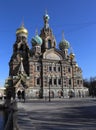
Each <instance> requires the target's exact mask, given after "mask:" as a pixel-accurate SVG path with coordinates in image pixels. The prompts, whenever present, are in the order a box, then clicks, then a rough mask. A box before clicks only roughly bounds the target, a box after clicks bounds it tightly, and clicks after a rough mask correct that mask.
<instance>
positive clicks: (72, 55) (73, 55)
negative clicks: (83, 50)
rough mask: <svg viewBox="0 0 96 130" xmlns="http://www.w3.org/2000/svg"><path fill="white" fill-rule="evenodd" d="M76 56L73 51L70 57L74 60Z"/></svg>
mask: <svg viewBox="0 0 96 130" xmlns="http://www.w3.org/2000/svg"><path fill="white" fill-rule="evenodd" d="M74 57H75V54H74V53H72V52H71V53H70V59H71V60H73V59H74Z"/></svg>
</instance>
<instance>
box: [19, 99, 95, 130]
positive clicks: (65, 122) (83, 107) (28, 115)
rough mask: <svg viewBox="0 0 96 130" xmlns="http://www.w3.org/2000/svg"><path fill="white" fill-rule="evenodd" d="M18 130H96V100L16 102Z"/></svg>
mask: <svg viewBox="0 0 96 130" xmlns="http://www.w3.org/2000/svg"><path fill="white" fill-rule="evenodd" d="M17 105H18V126H19V130H96V99H95V98H77V99H76V98H71V99H63V98H62V99H51V102H49V101H48V100H46V101H45V100H44V99H43V100H41V99H37V100H36V99H34V100H27V101H25V103H23V102H18V104H17Z"/></svg>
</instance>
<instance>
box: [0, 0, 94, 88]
mask: <svg viewBox="0 0 96 130" xmlns="http://www.w3.org/2000/svg"><path fill="white" fill-rule="evenodd" d="M46 9H47V11H48V14H49V16H50V21H49V24H50V27H51V28H52V30H53V33H54V35H55V38H56V41H57V46H58V44H59V42H60V41H61V39H62V31H64V36H65V39H66V40H68V41H69V42H70V44H71V46H72V48H73V52H74V53H75V55H76V61H77V63H78V65H79V66H80V67H81V68H82V71H83V78H90V77H91V76H92V77H94V76H96V0H0V62H1V63H0V86H2V85H3V84H4V82H5V79H6V78H7V77H8V75H9V60H10V57H11V55H12V53H13V44H14V42H15V40H16V35H15V33H16V29H17V28H18V27H20V25H21V23H22V21H24V25H25V27H26V28H27V29H28V32H29V36H28V43H29V46H30V48H31V42H30V41H31V38H32V37H33V36H34V35H35V30H36V28H38V32H39V33H40V30H41V28H42V27H43V15H44V14H45V10H46Z"/></svg>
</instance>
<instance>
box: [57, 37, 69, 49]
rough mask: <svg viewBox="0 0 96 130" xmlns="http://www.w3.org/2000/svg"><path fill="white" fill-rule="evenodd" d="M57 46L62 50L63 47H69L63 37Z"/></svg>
mask: <svg viewBox="0 0 96 130" xmlns="http://www.w3.org/2000/svg"><path fill="white" fill-rule="evenodd" d="M59 48H60V49H61V50H64V49H69V42H68V41H67V40H65V39H63V40H62V41H61V42H60V43H59Z"/></svg>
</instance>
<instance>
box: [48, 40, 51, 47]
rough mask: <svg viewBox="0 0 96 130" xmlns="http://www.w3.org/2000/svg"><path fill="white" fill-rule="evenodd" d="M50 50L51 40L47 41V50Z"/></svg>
mask: <svg viewBox="0 0 96 130" xmlns="http://www.w3.org/2000/svg"><path fill="white" fill-rule="evenodd" d="M50 48H51V40H48V49H50Z"/></svg>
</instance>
